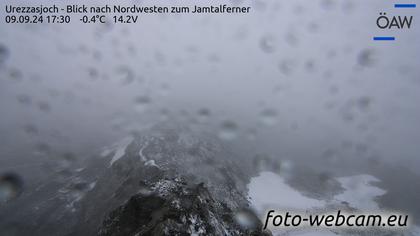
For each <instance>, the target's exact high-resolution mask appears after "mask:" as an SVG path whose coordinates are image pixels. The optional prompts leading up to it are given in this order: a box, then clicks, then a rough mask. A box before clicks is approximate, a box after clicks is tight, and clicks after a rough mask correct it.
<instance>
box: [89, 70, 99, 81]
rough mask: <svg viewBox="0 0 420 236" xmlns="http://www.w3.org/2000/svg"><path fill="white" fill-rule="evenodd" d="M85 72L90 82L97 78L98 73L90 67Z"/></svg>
mask: <svg viewBox="0 0 420 236" xmlns="http://www.w3.org/2000/svg"><path fill="white" fill-rule="evenodd" d="M87 71H88V74H89V78H90V79H91V80H96V79H97V78H98V76H99V72H98V70H97V69H96V68H93V67H90V68H88V69H87Z"/></svg>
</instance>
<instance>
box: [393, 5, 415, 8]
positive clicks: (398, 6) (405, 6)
mask: <svg viewBox="0 0 420 236" xmlns="http://www.w3.org/2000/svg"><path fill="white" fill-rule="evenodd" d="M394 7H395V8H416V4H395V5H394Z"/></svg>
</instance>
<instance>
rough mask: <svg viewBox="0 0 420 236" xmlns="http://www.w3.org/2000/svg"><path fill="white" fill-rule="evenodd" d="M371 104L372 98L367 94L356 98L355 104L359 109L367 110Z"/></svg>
mask: <svg viewBox="0 0 420 236" xmlns="http://www.w3.org/2000/svg"><path fill="white" fill-rule="evenodd" d="M371 104H372V99H371V98H370V97H368V96H363V97H361V98H359V99H358V101H357V105H358V107H359V109H360V110H361V111H368V110H369V108H370V106H371Z"/></svg>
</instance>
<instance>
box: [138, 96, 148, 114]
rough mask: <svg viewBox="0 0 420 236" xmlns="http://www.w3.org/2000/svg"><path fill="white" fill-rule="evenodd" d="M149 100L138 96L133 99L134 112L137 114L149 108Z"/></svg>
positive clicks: (146, 97)
mask: <svg viewBox="0 0 420 236" xmlns="http://www.w3.org/2000/svg"><path fill="white" fill-rule="evenodd" d="M151 102H152V101H151V99H150V98H149V97H148V96H138V97H136V98H135V103H136V110H137V111H138V112H144V111H146V110H147V109H148V108H149V105H150V103H151Z"/></svg>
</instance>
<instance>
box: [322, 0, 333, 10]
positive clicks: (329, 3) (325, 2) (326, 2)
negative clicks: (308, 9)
mask: <svg viewBox="0 0 420 236" xmlns="http://www.w3.org/2000/svg"><path fill="white" fill-rule="evenodd" d="M334 6H335V1H334V0H322V1H321V7H322V8H324V9H326V10H331V9H332V8H334Z"/></svg>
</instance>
